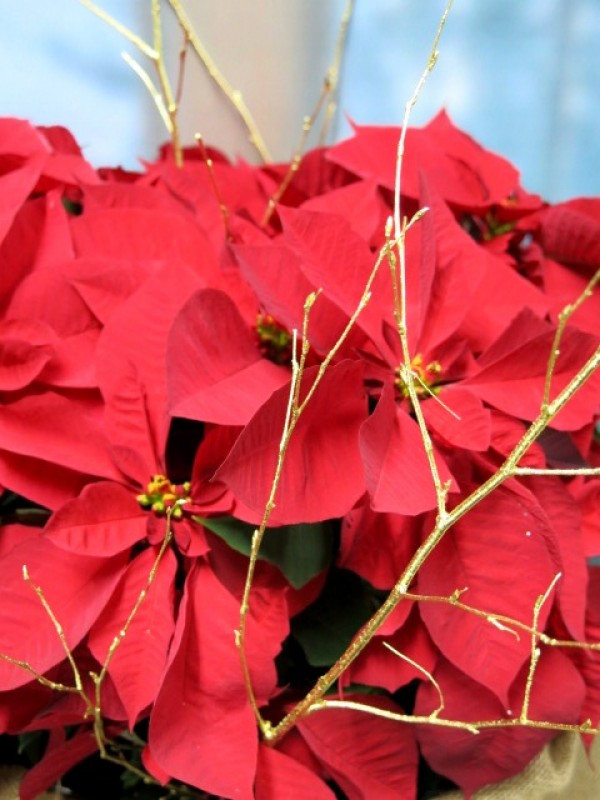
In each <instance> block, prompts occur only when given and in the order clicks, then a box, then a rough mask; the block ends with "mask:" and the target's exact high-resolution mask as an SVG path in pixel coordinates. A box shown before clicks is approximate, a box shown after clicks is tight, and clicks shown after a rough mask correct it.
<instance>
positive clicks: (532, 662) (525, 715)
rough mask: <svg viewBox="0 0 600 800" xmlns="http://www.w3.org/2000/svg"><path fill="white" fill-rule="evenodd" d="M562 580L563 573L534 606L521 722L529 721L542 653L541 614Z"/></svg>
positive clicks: (556, 577) (553, 581) (554, 580)
mask: <svg viewBox="0 0 600 800" xmlns="http://www.w3.org/2000/svg"><path fill="white" fill-rule="evenodd" d="M560 578H561V573H560V572H559V573H557V574H556V575H555V576H554V578H553V579H552V581H551V583H550V586H548V588H547V589H546V591H545V592H544V594H541V595H540V596H539V597H538V598H537V600H536V601H535V604H534V606H533V625H532V626H531V628H532V631H531V655H530V657H529V670H528V672H527V680H526V681H525V692H524V694H523V706H522V707H521V714H520V715H519V721H520V722H522V723H523V722H527V721H528V719H529V704H530V702H531V690H532V688H533V678H534V675H535V671H536V669H537V665H538V662H539V660H540V656H541V654H542V651H541V650H540V647H539V644H538V622H539V619H540V612H541V610H542V608H543V606H544V604H545V603H546V601H547V600H548V598H549V597H550V593H551V592H552V590H553V589H554V587H555V586H556V584H557V582H558V581H559V580H560Z"/></svg>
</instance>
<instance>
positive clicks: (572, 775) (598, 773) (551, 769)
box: [0, 733, 600, 800]
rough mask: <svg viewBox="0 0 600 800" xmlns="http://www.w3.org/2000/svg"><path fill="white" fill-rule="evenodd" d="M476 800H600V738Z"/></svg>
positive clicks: (11, 776)
mask: <svg viewBox="0 0 600 800" xmlns="http://www.w3.org/2000/svg"><path fill="white" fill-rule="evenodd" d="M22 776H23V770H22V769H21V768H20V767H0V800H19V781H20V779H21V777H22ZM58 796H59V797H60V795H58ZM54 798H57V795H56V794H54V793H49V794H44V795H42V796H41V797H40V798H39V800H54ZM463 798H464V795H463V793H462V792H448V793H446V794H444V795H440V797H439V798H438V800H463ZM281 800H285V798H281ZM307 800H310V798H307ZM366 800H377V798H376V797H373V798H366ZM398 800H402V799H401V798H398ZM473 800H600V736H598V737H596V741H595V742H594V744H593V745H592V748H591V750H590V752H589V756H588V754H587V753H586V751H585V748H584V746H583V744H582V742H581V738H580V737H579V736H578V735H577V734H575V733H563V734H561V735H560V736H557V737H556V739H554V740H553V741H552V742H550V744H548V745H547V746H546V747H545V748H544V750H542V752H541V753H540V754H539V756H537V757H536V758H534V759H533V761H532V762H531V763H530V764H529V766H527V767H526V768H525V769H524V770H523V772H521V773H520V774H519V775H515V776H514V777H513V778H509V779H508V780H506V781H502V782H501V783H495V784H493V785H490V786H486V787H485V788H484V789H480V790H479V791H478V792H475V794H474V795H473Z"/></svg>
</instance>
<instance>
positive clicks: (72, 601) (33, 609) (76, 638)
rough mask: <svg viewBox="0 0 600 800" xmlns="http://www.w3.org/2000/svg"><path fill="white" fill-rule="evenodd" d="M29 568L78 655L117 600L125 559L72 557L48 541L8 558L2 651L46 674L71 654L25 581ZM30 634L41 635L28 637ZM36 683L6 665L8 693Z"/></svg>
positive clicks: (29, 544)
mask: <svg viewBox="0 0 600 800" xmlns="http://www.w3.org/2000/svg"><path fill="white" fill-rule="evenodd" d="M23 565H25V566H26V567H27V569H28V572H29V575H30V577H31V581H32V582H33V584H34V585H36V586H40V587H41V589H42V591H43V592H44V595H45V597H46V600H47V601H48V603H49V605H50V608H51V609H52V611H53V613H54V615H55V616H56V619H57V620H58V622H59V623H60V625H61V626H62V627H63V629H64V633H65V637H66V640H67V642H68V644H69V647H70V648H71V650H73V648H74V647H75V646H76V645H77V644H78V642H80V641H81V639H82V638H83V636H85V634H86V633H87V632H88V630H89V628H90V626H91V625H92V623H93V622H94V620H95V619H96V618H97V616H98V615H99V613H100V612H101V610H102V609H103V607H104V605H105V604H106V601H107V600H108V598H109V597H110V595H111V594H112V592H113V590H114V587H115V585H116V583H117V581H118V580H119V578H120V576H121V574H122V571H123V568H124V557H123V556H121V555H119V556H115V557H113V558H106V557H105V558H92V557H90V556H80V555H76V554H75V553H67V552H65V551H63V550H60V549H59V548H58V547H55V546H54V545H53V544H51V543H50V542H49V541H48V540H47V539H45V538H43V537H42V538H37V539H29V540H27V541H26V542H24V543H23V544H22V545H19V546H16V547H14V548H13V549H12V550H11V551H10V552H9V553H8V554H7V555H6V556H5V557H4V559H3V560H2V575H3V583H2V586H0V605H1V607H2V619H1V620H0V640H1V641H2V651H3V652H4V653H6V654H7V655H10V656H11V657H12V658H14V659H18V660H20V661H26V662H27V663H28V664H30V665H31V666H32V667H33V669H35V670H36V671H37V672H40V673H44V672H46V671H47V670H48V669H50V667H52V666H54V665H55V664H57V663H59V662H60V661H62V660H63V659H64V657H65V651H64V649H63V646H62V644H61V641H60V639H59V637H58V634H57V631H56V629H55V627H54V625H53V624H52V622H51V620H50V619H49V617H48V614H47V613H46V611H45V610H44V608H43V606H42V604H41V602H40V600H39V598H38V597H37V596H36V594H35V592H34V591H33V590H32V588H31V587H30V586H29V585H28V584H27V583H26V582H25V581H24V580H23V575H22V570H23ZM26 631H33V632H35V633H34V634H33V635H30V636H27V635H24V632H26ZM30 680H31V674H30V673H29V672H26V671H25V670H23V669H21V668H19V667H17V666H14V665H12V664H9V663H7V662H5V661H1V660H0V689H1V690H2V691H6V690H8V689H12V688H13V687H15V686H22V685H23V684H25V683H27V682H29V681H30Z"/></svg>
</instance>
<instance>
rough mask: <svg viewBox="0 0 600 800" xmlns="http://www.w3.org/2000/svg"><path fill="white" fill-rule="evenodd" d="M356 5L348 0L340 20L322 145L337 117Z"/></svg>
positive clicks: (328, 79)
mask: <svg viewBox="0 0 600 800" xmlns="http://www.w3.org/2000/svg"><path fill="white" fill-rule="evenodd" d="M354 5H355V0H347V2H346V7H345V8H344V13H343V14H342V18H341V20H340V26H339V29H338V35H337V41H336V44H335V51H334V55H333V61H332V63H331V66H330V67H329V71H328V73H327V77H326V79H325V82H326V83H327V84H328V85H329V100H328V102H327V107H326V109H325V116H324V119H323V125H322V126H321V132H320V134H319V144H320V145H321V146H323V145H324V144H325V142H326V141H327V136H328V133H329V129H330V127H331V123H332V122H333V118H334V117H335V112H336V110H337V94H338V89H339V83H340V68H341V65H342V61H343V58H344V54H345V52H346V43H347V40H348V29H349V28H350V23H351V21H352V16H353V15H354Z"/></svg>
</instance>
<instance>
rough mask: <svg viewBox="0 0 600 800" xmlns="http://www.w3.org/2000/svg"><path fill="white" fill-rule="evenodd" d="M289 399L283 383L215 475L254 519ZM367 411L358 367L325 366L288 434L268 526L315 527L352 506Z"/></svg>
mask: <svg viewBox="0 0 600 800" xmlns="http://www.w3.org/2000/svg"><path fill="white" fill-rule="evenodd" d="M316 373H317V368H316V367H311V368H309V369H307V370H305V372H304V378H303V382H302V388H303V391H302V396H304V395H305V394H306V391H307V387H309V386H310V385H311V384H312V381H313V380H314V377H315V375H316ZM288 396H289V389H288V387H287V386H284V387H282V388H281V389H278V390H277V391H276V392H275V393H274V394H273V395H272V396H271V398H270V399H269V400H268V401H267V402H266V403H265V404H264V405H263V406H262V408H261V409H260V410H259V411H258V412H257V413H256V414H255V416H254V417H253V418H252V420H251V421H250V422H249V423H248V425H247V426H246V428H245V429H244V430H243V432H242V433H241V434H240V437H239V438H238V440H237V441H236V443H235V445H234V446H233V448H232V450H231V452H230V453H229V455H228V456H227V458H226V460H225V461H224V463H223V464H222V466H221V467H220V468H219V469H218V470H217V472H216V474H215V476H214V477H215V480H218V481H222V482H223V483H225V484H227V485H228V486H229V487H230V489H231V490H232V491H233V493H234V494H235V496H236V497H237V498H239V499H240V500H241V501H242V502H243V503H244V504H245V505H246V506H248V508H250V509H252V510H254V511H255V512H256V516H257V519H259V518H260V517H261V516H262V512H263V509H264V505H265V503H266V501H267V498H268V496H269V492H270V489H271V484H272V482H273V476H274V474H275V465H276V462H277V456H278V452H279V442H280V439H281V431H282V429H283V422H284V419H285V414H286V408H287V404H288ZM365 412H366V409H365V399H364V393H363V388H362V367H361V364H360V363H358V362H350V361H343V362H342V363H340V364H338V365H337V366H334V367H330V368H329V369H328V370H327V372H326V373H325V375H324V377H323V380H322V381H321V383H320V385H319V387H318V389H317V391H316V392H315V395H314V396H313V398H312V399H311V401H310V403H309V404H308V405H307V407H306V411H305V412H304V413H303V414H302V416H301V417H300V418H299V421H298V424H297V426H296V428H295V430H294V433H293V435H292V437H291V440H290V444H289V447H288V451H287V457H286V462H285V465H284V469H283V473H282V476H281V482H280V484H279V490H278V492H277V498H276V502H277V506H276V508H275V510H274V512H273V514H272V515H271V522H272V523H274V524H278V525H283V524H291V523H296V522H317V521H319V520H323V519H329V518H333V517H339V516H342V515H343V514H344V513H346V512H347V511H348V509H349V508H351V507H352V506H353V505H354V503H355V502H356V500H357V499H358V498H359V497H360V495H361V494H362V493H363V492H364V488H365V487H364V479H363V475H362V462H361V460H360V454H359V448H358V431H359V428H360V425H361V423H362V421H363V420H364V416H365Z"/></svg>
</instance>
